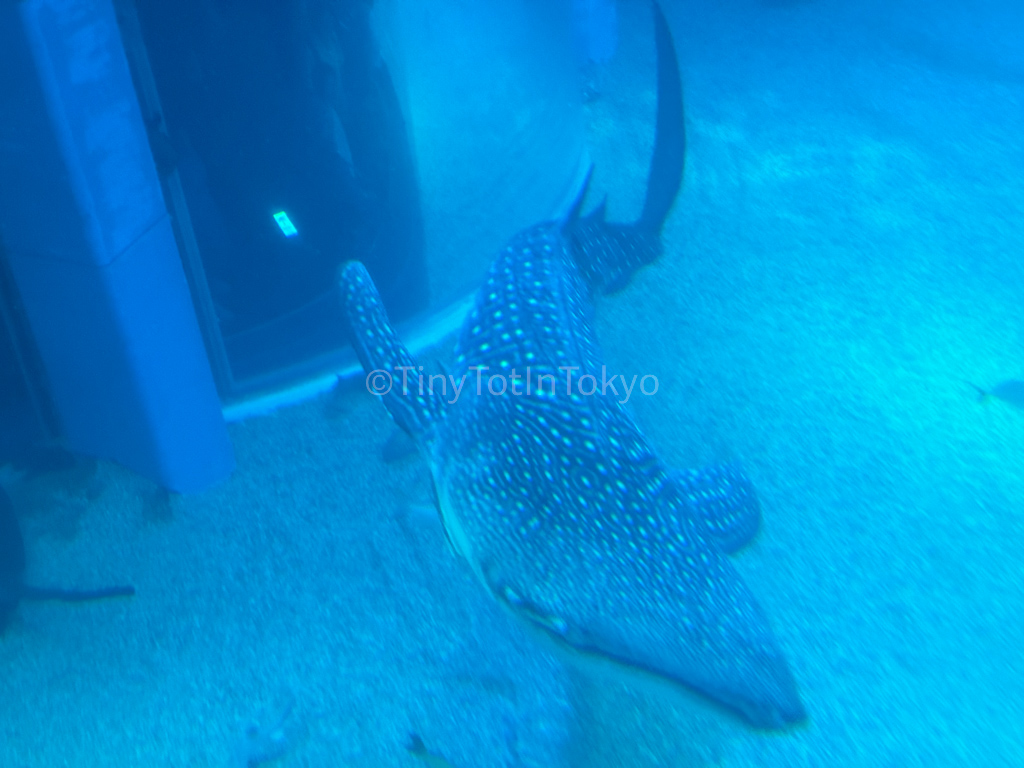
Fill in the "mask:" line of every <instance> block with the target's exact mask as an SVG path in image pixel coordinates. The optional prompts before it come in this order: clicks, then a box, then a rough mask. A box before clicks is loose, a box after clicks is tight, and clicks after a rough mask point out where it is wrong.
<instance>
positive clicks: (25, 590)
mask: <svg viewBox="0 0 1024 768" xmlns="http://www.w3.org/2000/svg"><path fill="white" fill-rule="evenodd" d="M24 576H25V541H24V539H23V538H22V536H21V528H20V526H19V525H18V520H17V518H16V517H15V516H14V508H13V507H12V505H11V500H10V498H8V496H7V492H6V491H5V490H4V489H3V488H0V632H3V630H4V629H5V628H6V627H7V624H8V622H9V621H10V618H11V616H12V615H13V614H14V609H15V608H17V607H18V603H19V602H20V601H21V600H57V601H60V602H64V603H82V602H86V601H88V600H104V599H107V598H110V597H131V596H132V595H134V594H135V587H132V586H123V587H107V588H104V589H82V590H78V589H57V588H54V587H32V586H29V585H27V584H25V582H24V580H23V579H24Z"/></svg>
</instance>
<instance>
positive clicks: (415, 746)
mask: <svg viewBox="0 0 1024 768" xmlns="http://www.w3.org/2000/svg"><path fill="white" fill-rule="evenodd" d="M405 748H406V749H407V750H409V753H410V754H412V755H415V756H416V757H418V758H419V759H420V760H422V761H423V762H424V763H426V764H427V765H428V766H430V768H455V767H454V766H453V765H452V764H451V763H449V762H448V761H447V760H445V759H444V758H443V757H440V756H439V755H435V754H433V753H432V752H430V751H429V750H428V749H427V746H426V744H424V743H423V739H421V738H420V737H419V734H417V733H410V734H409V743H408V744H406V745H405Z"/></svg>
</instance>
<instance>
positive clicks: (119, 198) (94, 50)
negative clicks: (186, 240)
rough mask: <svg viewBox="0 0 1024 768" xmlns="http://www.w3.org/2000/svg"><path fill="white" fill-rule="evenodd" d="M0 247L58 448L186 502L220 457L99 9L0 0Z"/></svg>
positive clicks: (98, 3) (132, 115)
mask: <svg viewBox="0 0 1024 768" xmlns="http://www.w3.org/2000/svg"><path fill="white" fill-rule="evenodd" d="M0 115H2V118H0V236H2V239H3V245H4V248H5V250H6V253H7V256H8V259H9V261H10V267H11V272H12V273H13V275H14V279H15V281H16V283H17V286H18V290H19V293H20V295H21V298H22V301H23V304H24V307H25V312H26V314H27V316H28V320H29V324H30V326H31V329H32V332H33V335H34V337H35V341H36V344H37V346H38V349H39V353H40V357H41V358H42V360H43V364H44V367H45V369H46V373H47V376H48V379H49V382H48V383H49V385H50V390H51V396H52V398H53V401H54V403H55V405H56V408H57V411H58V414H59V417H60V420H61V427H62V430H63V433H64V436H65V438H66V440H67V445H68V447H69V448H70V449H72V450H74V451H78V452H82V453H86V454H90V455H93V456H98V457H103V458H110V459H113V460H115V461H117V462H119V463H121V464H123V465H125V466H127V467H130V468H131V469H133V470H136V471H137V472H139V473H141V474H143V475H146V476H148V477H150V478H152V479H154V480H156V481H157V482H159V483H161V484H162V485H164V486H166V487H168V488H170V489H172V490H175V491H180V492H195V491H199V490H202V489H204V488H206V487H208V486H209V485H211V484H212V483H215V482H217V481H218V480H221V479H223V478H225V477H226V476H227V475H228V474H230V472H231V470H232V468H233V466H234V457H233V453H232V449H231V444H230V441H229V439H228V435H227V430H226V427H225V424H224V421H223V417H222V414H221V406H220V401H219V398H218V396H217V392H216V389H215V387H214V383H213V377H212V375H211V373H210V366H209V362H208V360H207V357H206V353H205V350H204V347H203V341H202V337H201V335H200V332H199V327H198V324H197V322H196V317H195V311H194V309H193V306H192V301H191V297H190V295H189V290H188V285H187V283H186V280H185V276H184V273H183V270H182V267H181V261H180V259H179V256H178V252H177V246H176V244H175V240H174V235H173V232H172V229H171V224H170V220H169V218H168V214H167V209H166V206H165V204H164V199H163V194H162V192H161V188H160V181H159V178H158V176H157V173H156V169H155V167H154V163H153V160H152V156H151V154H150V149H149V144H148V141H147V137H146V130H145V126H144V123H143V120H142V115H141V113H140V111H139V107H138V103H137V99H136V96H135V91H134V89H133V86H132V82H131V76H130V73H129V70H128V63H127V60H126V58H125V54H124V50H123V48H122V45H121V38H120V35H119V32H118V27H117V23H116V19H115V16H114V10H113V7H112V5H111V2H110V0H23V2H20V3H3V4H0Z"/></svg>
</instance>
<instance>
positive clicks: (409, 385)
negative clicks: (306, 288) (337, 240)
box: [338, 261, 445, 440]
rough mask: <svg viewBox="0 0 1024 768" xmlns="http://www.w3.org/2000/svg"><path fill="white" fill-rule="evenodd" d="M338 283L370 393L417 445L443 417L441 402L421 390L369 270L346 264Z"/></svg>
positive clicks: (354, 263) (417, 370)
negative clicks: (378, 399)
mask: <svg viewBox="0 0 1024 768" xmlns="http://www.w3.org/2000/svg"><path fill="white" fill-rule="evenodd" d="M338 282H339V286H340V288H341V300H342V306H343V308H344V310H345V316H346V317H347V318H348V323H349V328H350V331H351V335H352V346H353V347H354V348H355V350H356V355H358V357H359V362H360V363H362V364H363V370H364V371H366V388H367V389H368V390H369V391H370V393H371V394H374V395H377V396H379V397H380V398H381V399H382V400H383V401H384V406H385V407H386V408H387V409H388V413H390V414H391V418H393V419H394V420H395V423H396V424H397V425H398V426H399V427H401V428H402V429H403V430H405V431H406V432H408V433H409V435H411V436H412V437H413V439H416V440H420V439H422V438H423V437H424V435H426V434H427V433H428V431H429V430H430V426H431V423H432V422H433V421H434V420H435V419H437V418H439V417H440V416H441V415H442V414H443V412H444V407H445V406H444V400H443V399H442V396H441V395H440V394H437V393H434V392H433V391H432V390H431V389H430V388H429V387H428V388H421V387H420V381H421V379H420V368H419V367H418V366H417V365H416V362H415V361H414V360H413V358H412V355H410V354H409V350H407V349H406V348H405V345H404V344H402V342H401V341H400V340H399V338H398V334H396V333H395V329H394V328H392V327H391V323H390V321H389V320H388V316H387V312H385V311H384V304H383V302H382V301H381V298H380V294H379V293H378V292H377V286H375V285H374V284H373V279H372V278H371V277H370V273H369V272H367V271H366V267H364V266H363V265H362V264H361V263H360V262H358V261H349V262H346V263H345V264H343V265H342V266H341V269H340V270H339V273H338Z"/></svg>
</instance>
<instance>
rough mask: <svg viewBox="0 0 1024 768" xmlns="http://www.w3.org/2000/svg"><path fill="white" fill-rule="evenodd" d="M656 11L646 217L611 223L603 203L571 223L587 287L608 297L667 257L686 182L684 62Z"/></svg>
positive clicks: (644, 209)
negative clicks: (664, 238) (672, 214)
mask: <svg viewBox="0 0 1024 768" xmlns="http://www.w3.org/2000/svg"><path fill="white" fill-rule="evenodd" d="M652 8H653V12H654V39H655V45H656V48H657V60H658V63H657V68H658V111H657V117H656V123H655V133H654V151H653V153H652V155H651V165H650V169H649V170H648V176H647V194H646V197H645V199H644V207H643V212H642V213H641V214H640V218H639V219H637V220H636V221H635V222H634V223H632V224H616V223H610V222H607V221H605V209H604V204H602V205H601V206H599V207H598V208H597V209H596V210H595V211H594V212H592V213H591V214H590V215H588V216H584V217H582V218H580V219H578V220H576V221H575V222H574V223H572V222H571V231H570V237H571V241H572V250H573V256H574V259H575V261H576V264H577V266H578V267H579V269H580V272H581V273H582V275H583V278H584V279H585V280H586V281H587V284H588V285H590V287H591V288H592V289H593V290H595V291H600V292H602V293H612V292H614V291H617V290H619V289H620V288H622V287H624V286H625V285H626V283H628V282H629V279H630V278H631V277H632V276H633V273H634V272H636V271H637V270H638V269H640V268H641V267H643V266H645V265H647V264H650V263H651V262H653V261H655V260H656V259H657V258H658V256H660V255H661V228H662V226H663V225H664V224H665V219H666V218H667V217H668V213H669V211H670V210H671V209H672V205H673V203H675V199H676V195H678V193H679V187H680V185H681V184H682V180H683V167H684V164H685V158H686V127H685V123H684V119H683V85H682V78H681V77H680V75H679V60H678V59H677V57H676V49H675V45H674V43H673V42H672V33H671V31H670V30H669V27H668V22H667V21H666V20H665V16H664V14H663V13H662V11H661V8H660V7H659V6H658V4H657V3H652Z"/></svg>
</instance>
